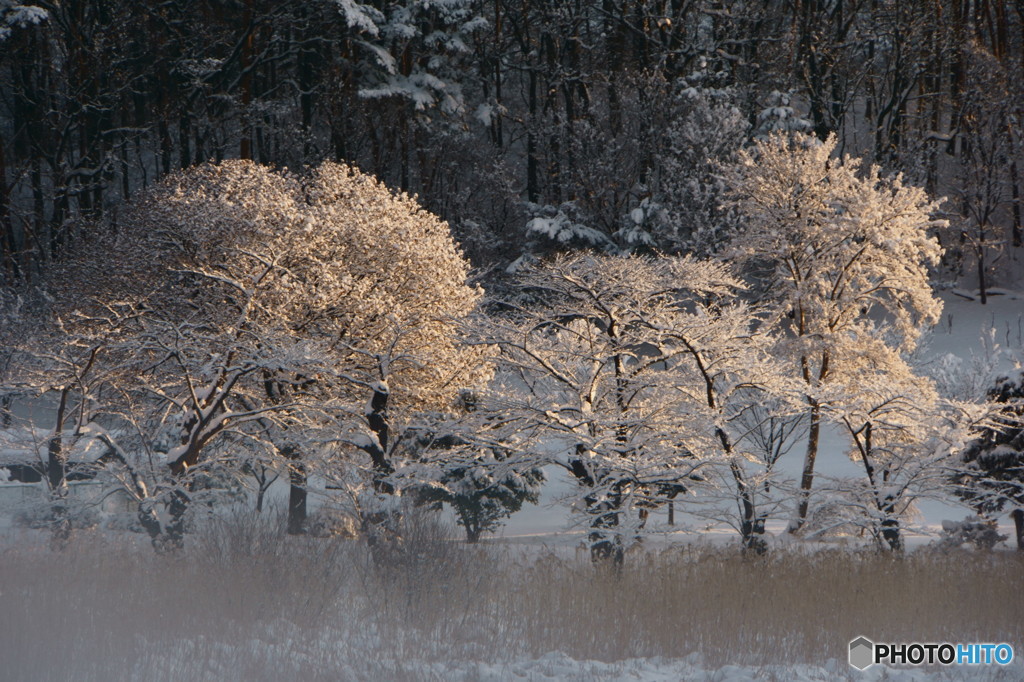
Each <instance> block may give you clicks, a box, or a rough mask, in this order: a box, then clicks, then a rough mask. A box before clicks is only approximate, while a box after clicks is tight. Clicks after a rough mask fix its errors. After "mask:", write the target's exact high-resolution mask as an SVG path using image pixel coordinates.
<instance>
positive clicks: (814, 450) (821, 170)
mask: <svg viewBox="0 0 1024 682" xmlns="http://www.w3.org/2000/svg"><path fill="white" fill-rule="evenodd" d="M835 146H836V139H835V137H834V136H833V137H830V138H829V139H828V140H826V141H825V142H824V143H821V144H816V143H814V141H813V140H812V139H806V138H801V137H800V136H799V135H794V134H789V135H785V136H782V135H775V136H771V137H769V138H768V139H767V140H761V141H757V142H756V143H755V145H754V146H753V147H752V148H751V149H749V150H744V151H743V152H742V153H741V154H740V160H739V162H738V163H737V164H736V165H735V166H733V167H731V168H729V169H726V171H725V173H724V177H725V179H726V183H727V185H728V186H729V188H730V191H729V203H730V205H732V206H734V207H735V208H736V210H737V211H738V212H739V214H740V216H741V225H740V227H739V228H738V229H737V231H736V234H735V235H734V237H733V239H732V244H731V249H730V251H731V254H732V255H733V257H734V258H736V259H737V260H738V261H739V262H741V263H742V264H744V265H745V266H746V268H747V271H748V272H749V274H750V276H751V278H752V279H753V280H754V281H755V282H757V284H758V286H759V288H760V289H761V290H762V295H761V298H762V300H763V301H764V302H765V303H766V304H769V305H770V306H771V307H772V314H771V316H770V317H769V319H768V320H767V324H769V325H771V326H774V327H777V328H778V329H779V330H780V331H782V332H783V333H784V335H785V336H784V338H783V340H782V341H780V345H779V353H780V354H781V355H782V356H784V357H787V358H789V360H790V362H791V366H792V367H793V369H794V372H795V374H796V375H797V376H799V377H800V378H802V380H803V382H804V384H805V402H806V406H807V411H808V415H809V421H808V438H807V454H806V458H805V462H804V467H803V474H802V478H801V482H800V487H801V499H800V502H799V504H798V509H797V514H796V518H795V519H794V526H793V527H794V528H795V527H799V525H800V524H801V523H802V521H803V519H804V518H806V516H807V506H808V494H809V492H810V489H811V486H812V483H813V478H814V463H815V459H816V457H817V454H818V441H819V436H820V431H821V422H822V416H823V414H822V408H823V404H822V401H823V394H822V391H824V390H825V389H826V388H827V386H828V384H829V383H830V382H832V381H833V380H837V379H842V378H843V376H844V375H845V374H847V373H848V372H851V371H855V370H854V368H853V367H846V366H844V364H843V363H844V357H845V356H846V355H847V354H848V352H849V351H848V349H849V348H850V347H851V346H856V345H857V344H859V343H861V339H862V338H863V337H864V336H865V335H874V334H875V333H876V332H878V330H880V329H884V330H885V337H886V338H887V343H888V344H890V345H891V347H892V348H895V349H897V350H910V349H912V348H913V347H914V346H915V344H916V342H917V339H918V337H919V336H920V334H921V332H922V330H924V329H925V328H927V327H928V326H930V325H932V324H934V323H935V322H937V321H938V319H939V315H940V313H941V309H942V304H941V302H940V301H939V300H938V299H937V298H936V297H935V296H934V294H933V292H932V288H931V285H930V282H929V278H928V267H929V266H930V265H934V264H936V263H937V262H938V259H939V256H940V254H941V249H940V247H939V244H938V242H937V240H936V239H935V238H934V237H933V236H932V234H931V230H932V228H935V227H937V226H940V225H942V224H943V222H942V221H940V220H936V219H934V218H933V217H932V215H933V213H934V212H935V210H936V208H937V205H936V204H935V203H933V202H932V201H930V200H929V199H928V197H927V195H926V194H925V192H924V191H923V190H921V189H919V188H917V187H912V186H908V185H904V184H903V181H902V178H901V177H899V176H896V177H892V178H884V177H882V176H881V175H880V171H879V169H878V168H877V167H871V168H866V169H865V168H861V164H860V161H859V160H857V159H854V158H850V157H849V156H846V157H843V158H841V159H840V158H834V157H833V156H832V152H833V150H834V149H835ZM878 335H879V336H881V334H880V333H879V334H878Z"/></svg>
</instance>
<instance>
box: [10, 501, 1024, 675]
mask: <svg viewBox="0 0 1024 682" xmlns="http://www.w3.org/2000/svg"><path fill="white" fill-rule="evenodd" d="M281 525H282V524H280V523H277V522H276V520H270V521H267V520H265V519H261V518H258V517H255V518H254V517H251V516H250V517H246V516H241V517H238V518H235V519H232V520H230V521H218V522H216V523H211V524H210V526H208V527H207V528H206V529H205V531H204V532H203V533H201V534H200V535H199V536H198V537H196V538H194V540H193V543H192V545H191V546H190V547H189V548H188V549H187V550H186V551H184V552H182V553H180V554H179V555H176V556H173V557H166V556H156V555H154V554H153V553H152V552H151V551H149V549H148V548H147V547H145V546H127V545H125V544H123V543H116V544H113V543H108V544H104V543H102V542H99V541H97V540H96V539H95V538H89V537H79V539H78V541H77V542H76V543H75V544H73V545H72V546H71V547H70V548H69V549H68V550H66V551H64V552H62V553H53V552H51V551H49V550H48V549H44V548H30V547H23V546H22V547H10V548H7V549H5V550H3V551H2V553H0V576H2V583H0V661H2V662H3V663H2V671H0V677H3V678H4V679H12V680H68V679H75V680H111V679H123V680H131V679H138V680H146V681H147V682H150V681H154V682H155V681H156V680H182V679H213V680H234V679H238V680H280V679H289V680H338V679H389V680H402V679H416V680H419V679H444V678H445V672H444V670H445V668H444V665H443V663H444V662H445V661H450V660H451V659H459V660H478V661H488V662H492V663H501V662H507V661H513V660H515V659H517V658H519V659H521V658H522V657H539V656H541V655H543V654H544V653H546V652H550V651H562V652H564V653H565V654H568V655H569V656H571V657H573V658H575V659H577V660H584V659H596V660H604V661H614V660H622V659H627V658H633V657H650V656H663V657H669V658H679V657H684V656H687V655H689V654H691V653H694V652H700V654H701V655H702V656H703V659H704V661H705V664H706V665H708V666H710V667H717V666H719V665H722V664H724V663H742V664H749V665H767V664H773V663H791V662H806V663H817V664H824V663H825V662H826V661H827V660H828V659H830V658H842V657H843V656H844V654H845V643H846V642H847V641H849V640H850V639H852V638H853V637H854V636H856V635H860V634H864V635H867V636H868V637H870V638H873V639H875V640H876V641H882V640H889V641H935V640H953V641H1008V642H1011V643H1020V642H1021V641H1022V639H1024V638H1022V635H1024V619H1022V618H1021V616H1020V614H1021V613H1024V591H1022V590H1020V588H1019V582H1020V577H1021V575H1022V574H1024V557H1022V556H1019V555H1017V554H1013V553H1008V552H1003V553H995V554H978V553H962V554H961V553H957V554H934V553H926V552H917V553H914V554H911V555H909V556H907V557H903V558H900V557H893V556H887V555H878V554H873V553H863V554H858V553H852V552H829V551H822V552H817V553H813V554H800V553H796V552H786V553H776V554H774V555H771V556H768V557H759V558H750V557H743V556H740V555H738V554H736V553H734V552H732V551H727V550H715V549H694V548H688V549H676V550H667V551H664V552H662V553H658V554H653V553H652V554H647V555H643V554H640V555H637V556H634V557H632V560H631V561H630V562H629V563H627V565H626V567H625V568H624V570H623V571H622V572H621V573H616V572H614V571H601V570H595V569H594V568H593V567H592V566H590V565H589V564H588V563H584V562H582V561H575V560H570V559H566V558H560V557H556V556H554V555H542V556H536V555H534V556H530V557H522V556H520V557H518V558H516V557H513V556H512V555H511V554H510V552H509V550H507V549H502V548H500V547H494V546H488V547H483V548H471V547H467V546H465V545H462V544H460V543H457V542H452V541H451V540H449V539H447V538H446V537H445V534H444V533H443V532H439V531H438V529H437V528H436V527H432V526H431V525H430V524H421V527H419V528H410V534H411V535H412V536H413V539H412V541H410V542H408V543H406V544H403V545H396V546H390V547H387V548H385V549H384V550H382V551H380V552H378V559H380V558H381V557H386V561H387V566H386V567H384V568H381V567H380V565H379V563H377V562H374V561H373V559H372V558H371V556H370V553H369V552H368V551H367V550H366V548H365V546H363V545H362V544H360V543H357V542H354V541H347V540H317V539H310V538H298V539H296V538H289V537H286V536H283V535H282V534H281V533H280V532H279V531H277V530H276V529H277V528H280V527H281ZM432 663H434V664H438V665H439V666H440V667H434V668H433V669H431V668H430V664H432Z"/></svg>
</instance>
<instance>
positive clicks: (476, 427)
mask: <svg viewBox="0 0 1024 682" xmlns="http://www.w3.org/2000/svg"><path fill="white" fill-rule="evenodd" d="M464 416H465V417H469V418H468V419H461V420H460V419H443V420H438V422H437V423H435V424H433V425H431V426H430V428H428V429H423V430H421V432H420V433H419V434H418V435H417V436H416V437H415V442H414V448H415V450H416V452H417V453H418V457H416V458H415V459H414V460H411V461H410V464H409V465H408V466H407V467H405V470H404V471H402V470H400V471H399V472H397V476H398V477H409V478H410V482H412V483H413V486H414V489H415V491H416V495H417V497H418V498H419V499H420V500H422V501H424V502H435V503H443V504H448V505H450V506H451V508H452V510H453V511H454V512H455V519H456V522H457V523H458V524H459V525H460V526H462V527H463V528H464V529H465V531H466V541H467V542H477V541H478V540H479V539H480V536H481V535H482V534H483V533H493V532H494V531H496V530H497V529H498V528H499V526H500V524H501V523H502V521H503V520H504V519H506V518H508V517H509V516H511V515H512V514H514V513H515V512H517V511H519V510H520V509H522V507H523V504H525V503H530V504H536V503H537V501H538V500H539V499H540V489H541V485H542V484H543V483H544V480H545V478H544V472H543V471H542V470H541V469H540V468H539V467H537V466H535V465H534V463H532V462H529V461H524V460H523V459H522V458H519V457H516V454H517V453H515V452H513V451H511V450H507V449H505V448H502V447H500V446H498V445H495V444H493V443H488V442H487V440H488V438H487V436H486V435H484V436H483V437H482V438H481V437H480V435H481V434H486V433H487V432H488V431H490V430H491V429H492V428H493V426H492V425H491V424H488V421H491V419H489V418H488V416H487V415H479V414H477V413H476V410H475V407H474V409H473V413H471V414H468V415H464ZM474 417H475V418H474ZM480 417H482V418H480ZM497 418H498V419H501V417H497Z"/></svg>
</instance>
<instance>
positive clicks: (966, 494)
mask: <svg viewBox="0 0 1024 682" xmlns="http://www.w3.org/2000/svg"><path fill="white" fill-rule="evenodd" d="M988 397H989V401H990V403H991V406H992V407H993V409H994V412H995V413H994V415H993V418H992V421H991V422H990V423H989V425H988V427H987V428H984V429H982V430H981V433H980V434H979V435H978V437H977V438H976V439H975V440H973V441H971V442H970V443H969V444H968V446H967V447H966V448H965V449H964V451H963V453H962V460H963V464H964V466H963V467H962V469H961V470H960V471H958V472H957V474H956V475H955V476H954V482H955V483H956V484H957V486H958V487H957V494H958V495H959V496H960V497H961V498H962V499H963V500H964V501H966V502H967V503H969V504H970V505H971V506H972V507H974V508H975V509H976V510H977V511H978V513H979V514H980V515H982V516H983V517H990V516H992V515H993V514H997V513H999V512H1002V511H1003V510H1004V509H1006V508H1007V507H1009V508H1010V515H1011V516H1012V517H1013V522H1014V525H1015V531H1016V538H1017V549H1020V550H1024V372H1020V373H1018V374H1017V376H1004V377H1000V378H999V380H998V381H996V383H995V385H994V386H992V388H991V389H990V390H989V396H988Z"/></svg>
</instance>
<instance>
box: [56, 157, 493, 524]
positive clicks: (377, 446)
mask: <svg viewBox="0 0 1024 682" xmlns="http://www.w3.org/2000/svg"><path fill="white" fill-rule="evenodd" d="M62 274H64V275H66V277H62V278H61V279H60V280H59V281H57V282H56V283H55V285H54V289H55V294H56V296H57V300H58V307H59V308H60V309H61V311H62V312H63V314H66V315H70V316H73V317H75V318H76V319H77V322H76V323H77V324H78V325H79V329H80V330H89V329H96V328H104V327H111V328H116V329H117V333H116V335H114V337H113V338H112V339H111V340H110V345H111V347H112V348H114V349H116V353H114V354H113V355H112V357H113V358H116V359H117V361H118V363H119V365H120V366H121V367H125V368H128V370H129V371H128V374H129V375H130V376H131V377H133V378H132V380H131V381H130V382H129V383H118V384H117V385H115V386H113V387H112V389H111V390H112V391H113V392H116V393H119V394H122V395H125V396H129V397H130V400H129V398H125V399H123V400H121V401H120V402H119V403H118V407H117V409H118V410H119V411H120V412H119V417H120V423H121V424H132V425H133V426H135V427H136V431H137V434H138V437H137V438H136V441H138V442H137V443H136V446H135V447H134V448H133V450H132V451H129V450H128V449H127V448H126V447H121V448H120V451H121V452H122V454H123V456H122V458H121V459H122V460H124V461H123V464H124V465H125V466H129V467H130V468H132V469H133V470H134V471H135V472H136V473H139V472H140V471H141V470H142V469H146V474H145V476H144V478H147V481H146V484H145V486H144V488H145V490H146V495H147V497H148V498H152V499H150V500H145V501H143V502H144V503H143V512H144V519H145V521H146V522H147V523H149V524H150V532H151V533H153V534H154V536H155V537H162V536H163V535H164V534H167V535H169V536H170V539H171V541H172V542H177V541H180V536H181V532H182V529H183V526H182V524H183V523H184V512H185V510H186V508H187V505H188V500H189V497H190V494H191V492H192V488H193V487H194V485H195V482H196V480H197V476H198V475H200V474H204V475H209V474H210V472H211V470H212V469H213V468H215V467H216V465H217V464H219V463H224V462H231V463H233V464H237V461H238V453H239V452H249V453H251V454H252V456H255V457H267V458H273V459H274V460H275V461H278V462H280V461H282V460H284V461H285V462H286V463H287V465H288V467H289V469H290V472H291V478H292V482H293V497H292V503H291V508H292V520H293V524H292V526H293V528H292V529H293V530H298V529H299V527H300V526H301V522H302V517H303V516H304V496H305V491H304V486H305V475H306V458H307V456H311V455H313V454H314V453H313V452H311V451H312V450H317V451H320V450H323V449H324V448H325V446H326V445H325V444H327V443H328V442H337V441H338V440H339V439H340V440H343V441H345V442H348V443H350V444H355V445H358V447H360V448H361V449H362V450H363V451H365V452H366V453H367V454H368V455H369V456H370V459H371V461H372V470H373V471H374V472H375V473H374V475H373V476H372V478H373V481H374V486H375V487H376V488H377V489H378V491H383V489H384V487H385V485H384V483H383V479H384V477H386V476H387V475H388V474H389V473H390V472H391V470H392V465H391V464H390V463H389V462H388V461H387V459H386V453H387V452H388V442H387V441H388V435H389V430H390V428H391V415H392V414H393V413H395V412H396V411H403V410H417V409H428V408H429V409H442V408H445V407H447V406H448V405H449V403H450V402H451V401H452V400H453V399H454V397H455V396H456V395H457V393H458V390H459V388H460V387H461V386H464V385H474V383H476V382H479V381H481V380H483V379H486V377H487V376H488V370H487V368H486V366H485V365H484V364H483V363H482V357H483V354H484V352H485V350H484V349H478V348H470V347H466V346H462V345H460V344H459V339H458V336H457V333H456V324H457V322H458V320H459V319H460V318H462V317H465V316H466V315H467V314H469V312H470V311H471V310H472V309H473V308H474V306H475V305H476V302H477V299H478V298H479V297H480V295H481V292H480V291H479V290H478V289H475V288H473V287H470V286H467V285H466V284H465V281H466V277H467V274H468V265H467V263H466V262H465V260H464V259H463V258H462V256H461V254H460V253H459V251H458V249H457V247H456V245H455V244H454V242H453V241H452V239H451V237H450V234H449V232H448V228H447V225H446V224H445V223H443V222H442V221H440V220H438V219H437V218H436V217H434V216H433V215H431V214H429V213H427V212H426V211H424V210H422V209H421V208H419V206H418V205H416V203H415V201H413V200H412V199H410V198H408V197H404V196H396V195H395V194H393V193H392V192H390V191H389V190H388V189H387V188H386V187H384V186H383V185H381V184H380V183H378V182H377V181H375V180H374V179H373V178H371V177H369V176H366V175H363V174H362V173H359V172H358V171H355V170H353V169H350V168H348V167H345V166H339V165H335V164H324V165H323V166H321V167H319V168H317V169H315V170H312V171H310V172H309V173H308V174H307V175H305V176H302V177H300V176H296V175H293V174H291V173H288V172H287V171H282V172H276V171H273V170H270V169H268V168H266V167H262V166H259V165H256V164H253V163H250V162H227V163H224V164H221V165H206V166H202V167H198V168H195V169H193V170H191V171H188V172H184V173H180V174H178V175H174V176H171V177H169V178H168V179H167V180H165V181H164V182H162V183H160V184H159V185H157V186H155V187H154V188H153V189H152V190H151V191H150V192H148V193H147V194H146V196H145V198H144V199H143V200H142V201H140V202H138V203H137V204H135V205H134V206H133V207H131V210H130V211H128V212H127V213H126V214H125V215H123V216H122V219H121V220H120V222H119V224H118V226H117V229H116V231H114V230H111V231H110V232H109V234H107V235H106V236H105V237H104V238H103V239H102V240H100V241H99V242H98V243H97V244H95V245H94V246H93V248H91V249H90V250H89V251H88V252H87V253H86V252H83V253H82V254H81V255H80V256H79V257H78V258H77V259H75V261H74V262H73V263H72V264H71V265H69V266H68V268H67V269H66V270H65V271H64V272H63V273H62ZM77 333H79V334H81V333H84V331H79V332H77ZM147 452H148V454H149V455H150V460H149V461H155V462H157V464H156V465H155V466H147V467H143V466H141V464H140V463H139V462H138V461H137V460H139V458H140V457H143V454H144V453H147ZM130 460H136V461H135V462H134V464H133V463H132V461H130ZM161 461H162V462H165V466H164V465H160V464H159V462H161ZM332 464H333V465H335V466H337V465H338V463H337V462H333V463H332ZM168 474H169V475H168ZM140 475H141V474H140ZM387 492H389V491H387ZM161 496H162V497H161ZM164 501H169V503H170V511H171V520H170V522H169V523H163V521H162V519H160V518H158V515H157V514H156V511H155V509H154V502H156V503H159V502H164Z"/></svg>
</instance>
